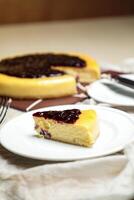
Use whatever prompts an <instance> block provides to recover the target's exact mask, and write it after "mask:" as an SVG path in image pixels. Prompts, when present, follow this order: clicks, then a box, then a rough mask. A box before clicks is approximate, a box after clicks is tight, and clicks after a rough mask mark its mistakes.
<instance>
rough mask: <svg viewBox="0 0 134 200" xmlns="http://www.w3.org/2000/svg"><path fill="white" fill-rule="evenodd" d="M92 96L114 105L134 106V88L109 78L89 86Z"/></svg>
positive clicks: (88, 90)
mask: <svg viewBox="0 0 134 200" xmlns="http://www.w3.org/2000/svg"><path fill="white" fill-rule="evenodd" d="M87 92H88V94H89V96H90V97H91V98H93V99H94V100H96V101H98V102H102V103H108V104H111V105H114V106H134V90H133V89H131V88H128V87H126V86H123V85H121V84H118V83H116V82H114V81H111V80H108V79H101V80H98V81H95V82H94V83H92V84H91V85H89V86H87Z"/></svg>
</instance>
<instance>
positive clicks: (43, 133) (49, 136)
mask: <svg viewBox="0 0 134 200" xmlns="http://www.w3.org/2000/svg"><path fill="white" fill-rule="evenodd" d="M40 135H43V136H44V137H45V138H48V139H50V138H51V134H50V133H48V131H46V130H44V129H41V130H40Z"/></svg>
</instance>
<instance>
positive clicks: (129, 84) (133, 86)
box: [114, 76, 134, 89]
mask: <svg viewBox="0 0 134 200" xmlns="http://www.w3.org/2000/svg"><path fill="white" fill-rule="evenodd" d="M114 79H115V80H116V81H117V82H118V83H119V84H122V85H124V86H127V87H129V88H131V89H134V81H133V80H131V79H128V78H124V77H121V76H117V77H115V78H114Z"/></svg>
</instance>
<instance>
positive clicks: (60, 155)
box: [0, 105, 134, 161]
mask: <svg viewBox="0 0 134 200" xmlns="http://www.w3.org/2000/svg"><path fill="white" fill-rule="evenodd" d="M72 108H78V109H90V108H91V109H94V110H96V111H97V114H98V116H99V121H100V136H99V138H98V139H97V141H96V143H95V144H94V145H93V146H92V147H91V148H87V147H80V146H76V145H71V144H65V143H62V142H57V141H52V140H47V139H43V138H37V137H35V135H34V134H35V131H34V121H33V118H32V113H33V112H36V111H37V110H35V111H32V112H29V113H25V114H22V115H21V116H19V117H16V118H14V119H13V120H11V121H9V122H8V123H7V124H5V125H4V126H3V127H2V129H1V131H0V142H1V144H2V145H3V146H4V147H5V148H6V149H8V150H9V151H11V152H13V153H16V154H19V155H21V156H25V157H29V158H34V159H41V160H52V161H69V160H79V159H86V158H94V157H99V156H104V155H108V154H111V153H115V152H117V151H119V150H121V149H123V148H124V146H125V145H127V144H128V143H129V142H131V141H132V140H134V121H133V120H132V119H131V118H130V117H129V115H128V114H126V113H125V112H123V111H119V110H116V109H113V108H106V107H99V106H89V105H65V106H55V107H49V108H45V109H39V110H40V111H43V110H63V109H72ZM39 110H38V111H39Z"/></svg>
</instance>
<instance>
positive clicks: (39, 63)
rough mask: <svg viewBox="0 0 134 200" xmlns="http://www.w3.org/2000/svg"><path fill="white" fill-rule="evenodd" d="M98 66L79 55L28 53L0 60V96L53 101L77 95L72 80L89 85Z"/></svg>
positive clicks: (88, 58) (86, 57) (75, 85)
mask: <svg viewBox="0 0 134 200" xmlns="http://www.w3.org/2000/svg"><path fill="white" fill-rule="evenodd" d="M99 76H100V69H99V66H98V64H97V63H96V62H95V61H94V60H93V59H92V58H90V57H88V56H86V55H81V54H69V53H68V54H61V53H44V54H28V55H23V56H17V57H13V58H6V59H3V60H1V61H0V95H5V96H11V97H16V98H55V97H63V96H68V95H73V94H76V93H77V83H76V79H77V80H78V79H79V81H80V82H86V83H89V82H92V81H94V80H96V79H98V78H99Z"/></svg>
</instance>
